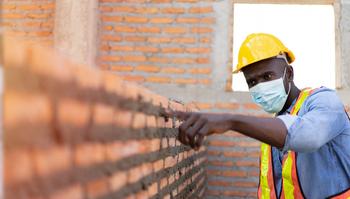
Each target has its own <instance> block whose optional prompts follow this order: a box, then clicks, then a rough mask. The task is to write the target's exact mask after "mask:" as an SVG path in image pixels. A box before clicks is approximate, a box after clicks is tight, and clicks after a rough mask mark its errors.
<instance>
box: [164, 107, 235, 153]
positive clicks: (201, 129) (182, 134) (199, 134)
mask: <svg viewBox="0 0 350 199" xmlns="http://www.w3.org/2000/svg"><path fill="white" fill-rule="evenodd" d="M168 114H169V116H170V117H171V116H175V117H176V118H178V119H179V120H182V121H184V122H183V123H182V124H181V125H180V127H179V135H178V139H179V140H180V142H181V143H183V144H185V145H190V146H191V147H192V148H194V149H199V147H200V146H201V145H202V142H203V140H204V138H205V136H207V135H211V134H216V133H224V132H226V131H228V130H230V129H231V127H232V122H231V115H230V114H215V113H198V112H196V113H195V112H180V111H172V112H170V113H168Z"/></svg>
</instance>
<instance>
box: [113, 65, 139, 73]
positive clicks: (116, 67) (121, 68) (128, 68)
mask: <svg viewBox="0 0 350 199" xmlns="http://www.w3.org/2000/svg"><path fill="white" fill-rule="evenodd" d="M111 70H112V71H124V72H130V71H133V70H134V67H133V66H129V65H112V66H111Z"/></svg>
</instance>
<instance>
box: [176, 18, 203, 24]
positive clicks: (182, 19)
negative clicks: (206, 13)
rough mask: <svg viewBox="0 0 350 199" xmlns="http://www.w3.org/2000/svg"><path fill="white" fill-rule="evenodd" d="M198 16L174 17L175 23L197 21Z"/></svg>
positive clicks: (198, 20)
mask: <svg viewBox="0 0 350 199" xmlns="http://www.w3.org/2000/svg"><path fill="white" fill-rule="evenodd" d="M200 20H201V19H200V18H194V17H179V18H177V19H176V22H177V23H199V22H200Z"/></svg>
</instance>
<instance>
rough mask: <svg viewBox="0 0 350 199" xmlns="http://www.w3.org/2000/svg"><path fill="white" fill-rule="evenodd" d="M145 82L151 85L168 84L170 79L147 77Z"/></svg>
mask: <svg viewBox="0 0 350 199" xmlns="http://www.w3.org/2000/svg"><path fill="white" fill-rule="evenodd" d="M146 81H147V82H153V83H170V81H171V79H170V78H169V77H156V76H149V77H147V78H146Z"/></svg>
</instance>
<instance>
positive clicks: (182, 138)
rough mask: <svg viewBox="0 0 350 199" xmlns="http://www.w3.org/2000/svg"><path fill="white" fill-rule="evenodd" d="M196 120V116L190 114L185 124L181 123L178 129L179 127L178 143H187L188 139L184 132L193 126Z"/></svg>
mask: <svg viewBox="0 0 350 199" xmlns="http://www.w3.org/2000/svg"><path fill="white" fill-rule="evenodd" d="M197 119H198V115H197V114H192V115H191V116H190V117H189V118H188V119H187V120H186V121H185V122H183V123H182V124H181V125H180V127H179V138H180V141H181V142H182V143H184V144H187V145H188V143H189V140H188V137H187V135H186V131H187V129H188V128H189V127H190V126H192V124H194V123H195V122H196V120H197Z"/></svg>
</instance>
